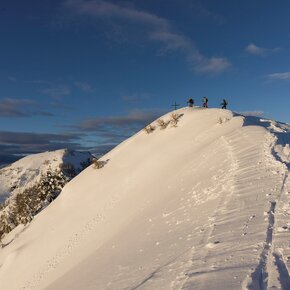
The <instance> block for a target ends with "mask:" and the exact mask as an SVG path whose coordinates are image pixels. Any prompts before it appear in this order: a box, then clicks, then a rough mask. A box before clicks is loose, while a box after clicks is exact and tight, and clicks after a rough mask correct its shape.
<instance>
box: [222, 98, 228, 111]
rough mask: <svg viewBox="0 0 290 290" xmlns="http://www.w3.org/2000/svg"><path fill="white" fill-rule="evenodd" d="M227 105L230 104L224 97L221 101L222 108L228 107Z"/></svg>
mask: <svg viewBox="0 0 290 290" xmlns="http://www.w3.org/2000/svg"><path fill="white" fill-rule="evenodd" d="M227 105H228V102H227V101H226V100H225V99H223V101H222V102H221V106H222V109H226V108H227Z"/></svg>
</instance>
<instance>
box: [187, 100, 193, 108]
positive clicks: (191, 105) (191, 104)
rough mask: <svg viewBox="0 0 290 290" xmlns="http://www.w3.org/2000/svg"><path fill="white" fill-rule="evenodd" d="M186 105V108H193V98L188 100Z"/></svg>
mask: <svg viewBox="0 0 290 290" xmlns="http://www.w3.org/2000/svg"><path fill="white" fill-rule="evenodd" d="M187 103H188V107H193V104H194V100H193V98H190V99H188V101H187Z"/></svg>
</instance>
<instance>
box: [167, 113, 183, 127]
mask: <svg viewBox="0 0 290 290" xmlns="http://www.w3.org/2000/svg"><path fill="white" fill-rule="evenodd" d="M181 116H182V115H181V114H177V113H172V114H171V116H170V117H171V118H170V123H171V125H172V126H173V127H177V123H178V122H179V119H180V118H181Z"/></svg>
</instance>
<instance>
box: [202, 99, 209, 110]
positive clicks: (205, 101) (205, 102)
mask: <svg viewBox="0 0 290 290" xmlns="http://www.w3.org/2000/svg"><path fill="white" fill-rule="evenodd" d="M202 103H203V107H204V108H207V107H208V106H207V103H208V98H207V97H203V98H202Z"/></svg>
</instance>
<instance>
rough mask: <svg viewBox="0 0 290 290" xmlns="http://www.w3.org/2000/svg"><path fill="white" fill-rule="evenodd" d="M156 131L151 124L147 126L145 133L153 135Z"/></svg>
mask: <svg viewBox="0 0 290 290" xmlns="http://www.w3.org/2000/svg"><path fill="white" fill-rule="evenodd" d="M155 129H156V127H155V126H153V125H152V124H150V125H148V126H146V127H145V128H144V131H145V132H146V133H147V134H150V133H152V132H153V131H154V130H155Z"/></svg>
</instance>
